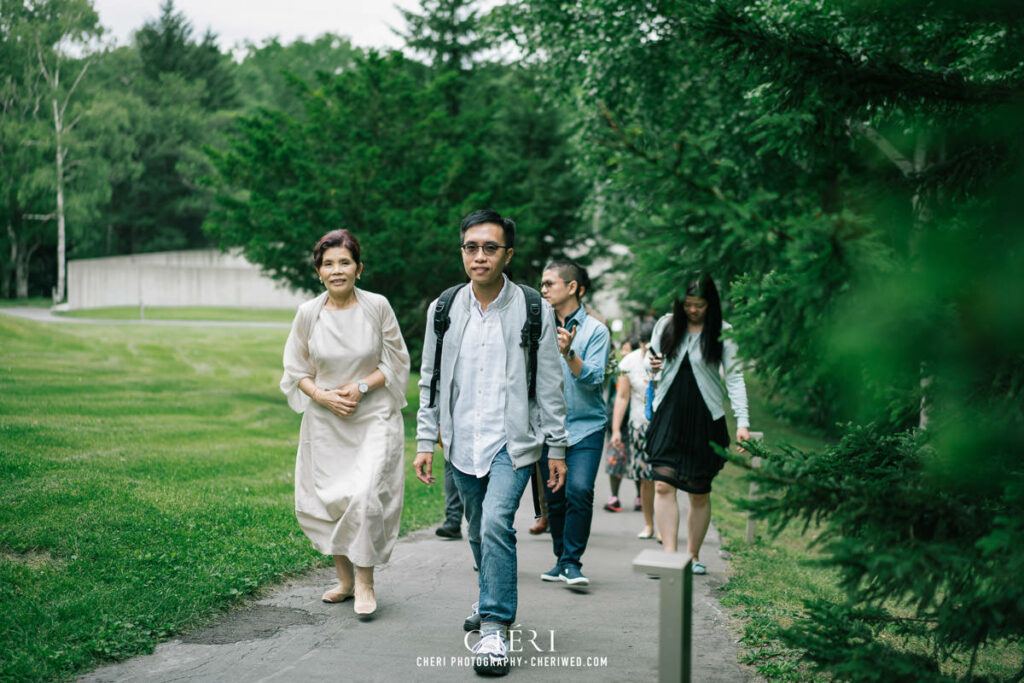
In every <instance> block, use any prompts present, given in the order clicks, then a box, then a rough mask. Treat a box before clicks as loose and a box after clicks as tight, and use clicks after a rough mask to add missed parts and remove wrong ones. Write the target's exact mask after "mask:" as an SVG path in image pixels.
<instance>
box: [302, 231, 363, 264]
mask: <svg viewBox="0 0 1024 683" xmlns="http://www.w3.org/2000/svg"><path fill="white" fill-rule="evenodd" d="M332 247H344V248H345V249H348V251H349V253H350V254H352V259H353V260H354V261H355V262H356V265H357V266H358V265H359V264H360V263H361V261H360V260H359V240H357V239H356V236H355V235H353V234H352V233H350V232H349V231H348V230H345V229H344V228H342V229H340V230H331V231H330V232H329V233H327V234H326V235H324V236H323V237H321V238H320V239H319V240H318V241H317V243H316V246H315V247H313V265H314V266H315V267H316V269H317V270H320V266H322V265H323V263H324V252H325V251H327V250H328V249H331V248H332Z"/></svg>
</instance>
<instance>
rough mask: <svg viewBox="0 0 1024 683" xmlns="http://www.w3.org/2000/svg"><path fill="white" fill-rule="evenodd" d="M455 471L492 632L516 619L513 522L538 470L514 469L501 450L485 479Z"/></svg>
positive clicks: (485, 628) (483, 611) (483, 617)
mask: <svg viewBox="0 0 1024 683" xmlns="http://www.w3.org/2000/svg"><path fill="white" fill-rule="evenodd" d="M451 469H452V476H453V477H454V478H455V485H456V486H457V487H458V489H459V495H461V496H462V502H463V505H464V506H465V510H466V520H467V521H468V522H469V547H470V548H472V550H473V559H474V560H475V561H476V566H478V567H479V568H480V577H479V581H480V607H479V609H480V621H481V627H480V630H481V631H482V632H484V633H487V632H489V630H495V627H496V626H497V625H499V624H501V625H504V626H510V625H511V624H512V623H513V622H514V621H515V619H516V607H517V606H518V601H519V594H518V591H517V585H516V584H517V575H516V573H517V571H518V568H517V566H516V530H515V529H514V528H513V526H512V523H513V521H514V520H515V516H516V510H518V509H519V499H520V498H522V497H523V491H525V490H526V485H527V484H528V483H529V481H530V471H531V470H532V469H533V467H532V466H531V467H520V468H519V469H518V470H517V469H514V468H513V467H512V460H511V459H510V458H509V456H508V450H506V449H505V448H504V447H502V449H501V450H500V451H498V454H497V455H496V456H494V460H493V461H492V462H491V471H490V472H488V473H487V476H485V477H483V478H480V479H478V478H477V477H475V476H473V475H472V474H466V473H465V472H460V471H459V470H458V469H457V468H455V467H452V468H451Z"/></svg>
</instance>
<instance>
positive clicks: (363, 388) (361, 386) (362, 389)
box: [356, 382, 370, 394]
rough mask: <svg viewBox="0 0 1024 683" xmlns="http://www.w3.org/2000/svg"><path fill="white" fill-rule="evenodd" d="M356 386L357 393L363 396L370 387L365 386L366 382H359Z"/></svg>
mask: <svg viewBox="0 0 1024 683" xmlns="http://www.w3.org/2000/svg"><path fill="white" fill-rule="evenodd" d="M356 386H358V387H359V393H360V394H365V393H366V392H368V391H369V390H370V385H369V384H367V383H366V382H360V383H359V384H357V385H356Z"/></svg>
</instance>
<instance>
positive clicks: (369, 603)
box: [354, 584, 377, 617]
mask: <svg viewBox="0 0 1024 683" xmlns="http://www.w3.org/2000/svg"><path fill="white" fill-rule="evenodd" d="M355 590H356V592H359V593H361V595H356V601H355V605H354V608H355V613H356V614H357V615H359V616H361V617H368V616H370V615H371V614H373V613H374V612H376V611H377V596H376V595H374V593H373V585H372V584H371V585H369V586H359V585H357V586H356V588H355ZM367 591H368V592H369V595H368V596H367V595H366V593H367Z"/></svg>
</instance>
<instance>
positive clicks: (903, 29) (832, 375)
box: [506, 0, 1024, 680]
mask: <svg viewBox="0 0 1024 683" xmlns="http://www.w3.org/2000/svg"><path fill="white" fill-rule="evenodd" d="M506 21H507V24H508V26H509V28H510V30H512V31H513V32H514V34H515V35H516V36H517V39H518V40H519V42H520V44H521V45H522V46H523V47H524V48H525V49H528V50H531V51H532V53H534V54H537V55H540V54H543V55H545V56H547V57H548V58H549V59H550V69H551V73H552V78H553V79H554V80H557V82H558V83H560V84H562V85H561V89H562V91H563V92H565V91H569V92H568V94H569V95H570V96H571V98H572V102H573V105H574V107H575V108H576V109H577V111H578V112H579V122H578V123H579V126H580V130H581V136H580V142H581V145H582V150H583V156H584V160H585V162H586V168H588V169H589V173H590V175H591V177H592V178H593V179H594V181H595V185H596V187H598V188H599V192H598V194H597V196H596V197H595V201H599V202H600V203H601V206H602V208H603V210H604V212H605V215H607V216H611V217H613V218H612V222H614V223H615V224H617V225H619V226H621V227H622V228H624V229H622V230H621V231H620V232H619V238H620V239H621V240H623V241H624V242H626V243H627V244H629V245H630V246H631V247H632V248H633V252H634V259H633V260H632V262H631V263H629V264H628V267H629V268H631V269H632V270H633V272H634V280H633V294H634V297H635V298H636V299H637V301H638V302H642V303H644V304H647V303H649V302H654V303H655V304H656V305H658V306H661V307H663V306H664V305H665V304H666V303H667V302H668V301H669V300H670V299H671V298H672V297H673V296H675V295H678V293H679V289H678V288H679V286H681V285H682V283H683V282H685V274H686V273H687V272H689V271H691V270H695V269H706V270H709V271H710V272H711V274H713V275H714V276H715V277H716V278H717V279H718V280H719V283H720V284H721V285H723V287H722V288H723V289H724V290H725V291H726V292H727V298H728V300H729V304H730V310H729V312H728V314H727V315H728V317H729V319H730V322H732V323H733V324H734V326H735V332H734V336H735V338H736V340H737V342H738V344H739V347H740V349H741V352H742V353H743V354H744V355H745V357H746V358H748V359H750V360H751V361H752V367H753V371H754V372H756V373H758V374H759V375H761V376H762V377H763V378H764V379H765V380H766V381H767V384H768V386H769V387H770V388H772V389H773V390H774V391H775V393H776V398H777V401H778V404H779V406H780V408H781V409H783V410H785V411H787V412H788V413H789V414H790V415H792V416H798V417H800V418H801V419H803V420H805V421H809V422H811V423H813V424H817V425H819V426H820V427H821V428H823V429H827V430H829V431H831V432H832V433H833V434H834V435H835V436H836V437H837V438H838V442H837V444H836V445H835V446H834V447H832V448H830V449H828V450H826V451H824V452H821V453H816V452H800V451H797V450H795V449H789V448H781V449H764V448H756V452H758V453H759V454H760V455H762V456H764V458H765V460H766V465H765V467H764V469H763V470H761V471H758V472H756V473H753V474H752V476H753V477H754V478H755V479H756V480H757V481H759V482H760V484H761V486H762V491H766V492H767V495H765V496H764V497H763V498H762V499H761V500H760V501H759V502H758V503H756V504H754V506H753V509H754V510H755V511H756V512H757V513H758V514H760V515H762V516H764V517H765V518H767V519H768V520H769V521H770V523H771V524H772V525H773V528H775V529H778V528H781V527H783V526H784V525H786V524H791V523H797V524H801V525H804V526H805V527H813V528H814V529H815V530H816V531H817V532H819V533H820V535H819V536H818V538H819V542H820V543H821V544H822V546H823V548H824V549H825V551H826V553H827V557H828V562H829V563H830V564H833V565H834V566H836V567H837V568H838V569H839V570H840V573H841V576H842V587H843V588H844V590H845V592H846V595H847V600H846V601H845V602H843V603H842V604H824V603H818V604H810V605H808V611H807V615H806V618H805V619H802V620H800V621H798V622H797V623H796V624H795V625H794V626H793V628H792V629H790V631H789V633H788V636H787V637H788V638H789V639H790V641H791V643H792V644H795V645H797V646H799V647H800V648H802V651H803V652H804V653H805V658H806V660H807V662H808V663H809V664H811V665H813V666H816V667H818V668H819V669H821V670H822V671H824V672H827V673H828V674H830V675H831V676H833V677H836V678H839V679H841V680H954V679H964V680H972V679H975V678H976V673H975V670H974V665H975V662H976V659H977V655H978V652H979V649H980V648H985V647H994V646H999V647H1010V648H1013V647H1016V646H1018V645H1019V643H1020V641H1021V638H1022V636H1024V621H1022V620H1021V616H1020V615H1021V614H1022V610H1021V605H1022V604H1024V589H1022V587H1021V584H1020V582H1019V580H1016V579H1014V578H1013V577H1016V576H1019V575H1020V570H1021V568H1022V567H1021V565H1022V563H1024V545H1022V541H1024V538H1022V536H1021V531H1022V529H1024V507H1022V506H1021V505H1020V503H1021V499H1022V497H1024V469H1022V462H1024V460H1022V458H1021V456H1022V455H1024V453H1022V450H1024V449H1022V447H1021V444H1022V443H1024V412H1022V406H1024V401H1021V398H1022V397H1021V388H1022V386H1024V354H1022V353H1021V349H1022V348H1024V300H1022V299H1021V297H1020V296H1019V292H1020V286H1021V273H1024V263H1022V261H1024V253H1022V252H1024V236H1022V234H1021V231H1020V229H1019V219H1017V218H1016V217H1015V216H1016V206H1017V204H1018V202H1019V198H1020V196H1021V193H1022V191H1024V157H1022V154H1021V151H1022V150H1021V144H1022V140H1024V130H1022V126H1024V106H1022V105H1024V62H1022V60H1021V55H1024V50H1022V49H1021V48H1022V47H1024V20H1022V19H1021V17H1020V16H1019V13H1018V12H1016V11H1015V10H1014V9H1013V8H1012V7H1011V6H1010V4H1007V3H1002V2H992V3H974V4H972V6H971V7H969V8H968V7H963V6H961V4H960V3H948V2H942V1H937V0H936V1H927V0H914V1H913V2H908V3H878V2H871V1H864V2H857V3H851V4H849V5H839V4H838V3H830V2H825V3H803V2H797V1H795V0H757V1H753V2H740V1H726V2H715V3H697V2H678V3H652V4H644V5H639V6H638V5H635V4H633V3H626V2H622V1H620V0H587V1H585V2H580V3H574V4H565V3H560V2H555V1H546V0H530V1H526V2H520V3H516V4H515V5H514V6H512V7H511V8H510V9H509V10H508V12H507V14H506ZM581 56H583V58H582V59H581V58H580V57H581ZM565 83H570V84H572V85H573V87H572V88H571V89H569V88H566V87H565V85H564V84H565ZM925 425H926V427H924V428H922V427H923V426H925ZM737 462H740V463H741V464H745V462H746V461H745V460H743V459H741V458H739V459H737ZM1022 677H1024V665H1020V669H1019V672H1018V674H1017V680H1020V679H1021V678H1022Z"/></svg>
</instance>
